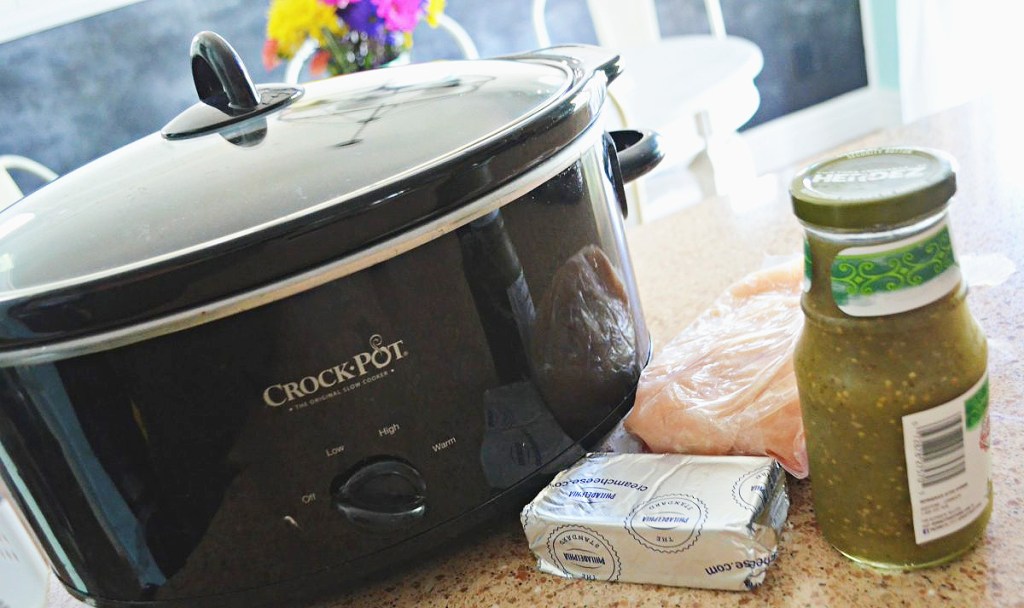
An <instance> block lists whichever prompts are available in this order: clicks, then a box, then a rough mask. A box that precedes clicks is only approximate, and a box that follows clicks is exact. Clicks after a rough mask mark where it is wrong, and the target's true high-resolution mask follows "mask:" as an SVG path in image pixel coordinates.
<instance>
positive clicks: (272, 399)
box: [263, 334, 409, 407]
mask: <svg viewBox="0 0 1024 608" xmlns="http://www.w3.org/2000/svg"><path fill="white" fill-rule="evenodd" d="M383 342H384V341H383V339H382V338H381V337H380V336H379V335H376V334H375V335H374V336H372V337H371V338H370V346H371V348H372V350H369V351H366V352H361V353H359V354H357V355H355V356H353V357H352V358H351V359H349V360H348V361H344V362H342V363H339V364H337V365H333V366H331V367H328V368H325V369H322V370H320V371H319V372H317V373H316V374H311V375H309V376H304V377H302V378H300V379H299V380H295V381H292V382H282V383H280V384H273V385H271V386H268V387H267V388H266V389H264V391H263V402H264V403H266V404H267V405H268V406H270V407H280V406H282V405H284V404H286V403H289V402H292V401H295V400H296V399H305V398H306V397H310V396H312V395H315V394H316V393H318V392H319V391H321V390H323V389H328V388H331V387H334V386H338V385H343V384H345V383H348V382H350V381H352V380H355V379H357V378H361V377H363V376H365V375H367V374H369V373H373V372H375V371H378V370H382V369H385V368H387V367H389V366H391V365H392V364H393V363H394V362H395V361H398V360H399V359H404V358H405V357H406V356H407V355H408V354H409V353H408V351H405V350H404V349H403V348H402V342H403V341H402V340H397V341H395V342H392V343H390V344H387V345H385V344H384V343H383Z"/></svg>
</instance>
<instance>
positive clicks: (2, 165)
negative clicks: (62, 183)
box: [0, 154, 57, 210]
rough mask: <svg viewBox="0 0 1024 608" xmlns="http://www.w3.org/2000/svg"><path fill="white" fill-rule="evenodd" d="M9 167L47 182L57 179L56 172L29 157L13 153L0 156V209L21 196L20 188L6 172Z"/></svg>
mask: <svg viewBox="0 0 1024 608" xmlns="http://www.w3.org/2000/svg"><path fill="white" fill-rule="evenodd" d="M11 169H17V170H19V171H26V172H28V173H32V174H34V175H36V176H37V177H39V178H41V179H43V180H44V181H47V182H52V181H53V180H55V179H57V174H56V173H54V172H53V171H52V170H50V169H49V168H47V167H46V166H45V165H41V164H39V163H37V162H36V161H34V160H32V159H30V158H25V157H24V156H16V155H14V154H6V155H2V156H0V210H3V209H6V208H7V207H8V206H10V205H11V204H13V203H14V202H15V201H17V200H18V199H20V198H21V197H22V194H21V188H19V187H18V184H16V183H15V182H14V178H12V177H11V174H10V173H8V171H10V170H11Z"/></svg>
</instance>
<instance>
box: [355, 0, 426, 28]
mask: <svg viewBox="0 0 1024 608" xmlns="http://www.w3.org/2000/svg"><path fill="white" fill-rule="evenodd" d="M356 1H358V0H356ZM374 4H376V5H377V16H378V17H380V18H381V19H383V20H384V24H385V26H386V27H387V28H388V30H390V31H392V32H411V31H413V30H414V29H415V28H416V22H417V21H418V20H419V17H420V13H421V12H422V11H423V0H375V1H374Z"/></svg>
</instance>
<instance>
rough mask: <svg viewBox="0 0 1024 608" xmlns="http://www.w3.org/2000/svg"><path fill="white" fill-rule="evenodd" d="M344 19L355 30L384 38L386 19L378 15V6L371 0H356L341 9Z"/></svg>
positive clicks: (377, 37)
mask: <svg viewBox="0 0 1024 608" xmlns="http://www.w3.org/2000/svg"><path fill="white" fill-rule="evenodd" d="M338 14H339V15H340V16H341V19H342V21H344V22H345V24H346V25H348V27H349V29H351V30H352V31H354V32H361V33H363V34H366V35H367V36H370V37H373V38H376V39H378V40H383V38H384V34H385V32H384V21H383V20H382V19H380V18H379V17H378V16H377V7H376V6H374V4H373V2H370V1H369V0H354V1H352V2H349V4H348V6H346V7H345V8H342V9H339V10H338Z"/></svg>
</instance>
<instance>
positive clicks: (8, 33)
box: [0, 0, 142, 43]
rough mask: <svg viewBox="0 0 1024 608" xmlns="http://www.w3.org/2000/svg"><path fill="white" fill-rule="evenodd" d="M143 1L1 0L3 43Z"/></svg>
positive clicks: (0, 40) (1, 37)
mask: <svg viewBox="0 0 1024 608" xmlns="http://www.w3.org/2000/svg"><path fill="white" fill-rule="evenodd" d="M141 1H142V0H0V43H2V42H7V41H8V40H14V39H15V38H21V37H22V36H28V35H29V34H34V33H35V32H41V31H43V30H47V29H50V28H52V27H57V26H58V25H63V24H65V23H71V22H72V21H78V20H79V19H85V18H86V17H91V16H93V15H98V14H100V13H104V12H106V11H110V10H114V9H115V8H120V7H122V6H127V5H129V4H135V3H136V2H141Z"/></svg>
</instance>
